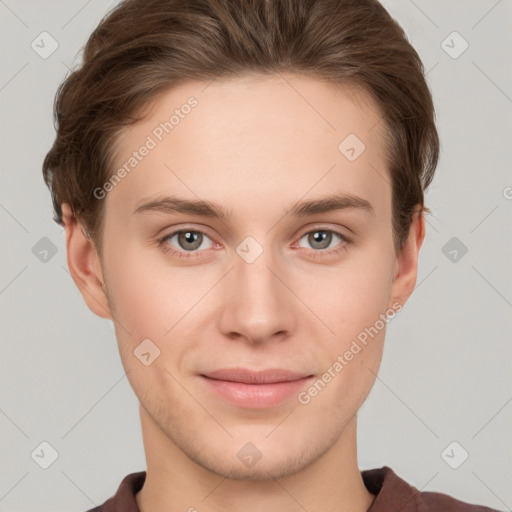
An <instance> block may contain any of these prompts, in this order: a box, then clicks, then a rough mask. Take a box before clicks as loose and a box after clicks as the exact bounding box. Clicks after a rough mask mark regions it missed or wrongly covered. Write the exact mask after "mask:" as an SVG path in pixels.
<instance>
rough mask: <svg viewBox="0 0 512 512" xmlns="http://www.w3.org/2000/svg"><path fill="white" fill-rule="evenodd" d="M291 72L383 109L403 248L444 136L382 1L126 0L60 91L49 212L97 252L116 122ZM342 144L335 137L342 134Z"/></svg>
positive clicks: (48, 162) (415, 61) (397, 234)
mask: <svg viewBox="0 0 512 512" xmlns="http://www.w3.org/2000/svg"><path fill="white" fill-rule="evenodd" d="M279 72H292V73H300V74H306V75H309V76H312V77H317V78H319V79H325V80H328V81H331V82H333V83H335V84H344V83H346V84H353V85H355V86H357V87H358V88H361V89H363V90H364V91H366V92H368V93H369V94H370V95H371V96H372V98H373V99H374V100H376V103H377V105H378V106H379V108H380V110H381V112H382V113H383V116H384V125H385V129H386V131H385V133H386V134H387V141H388V143H387V149H388V159H387V160H388V161H387V164H388V166H389V172H390V176H391V180H392V201H393V203H392V204H393V214H392V225H393V240H394V244H395V249H397V250H398V249H400V248H402V246H403V243H404V241H405V240H406V238H407V234H408V231H409V227H410V224H411V222H412V219H413V214H414V209H415V206H416V205H420V206H421V208H422V209H423V210H427V211H428V208H425V207H424V197H423V192H424V189H426V188H427V187H428V186H429V184H430V182H431V181H432V178H433V176H434V172H435V168H436V166H437V161H438V155H439V139H438V134H437V130H436V126H435V122H434V117H435V113H434V106H433V101H432V97H431V94H430V91H429V88H428V86H427V83H426V81H425V76H424V69H423V65H422V62H421V60H420V57H419V56H418V54H417V52H416V51H415V50H414V48H413V47H412V45H411V44H410V43H409V41H408V40H407V37H406V35H405V33H404V31H403V30H402V28H401V27H400V26H399V25H398V24H397V22H396V21H395V20H394V19H393V18H392V17H391V16H390V15H389V14H388V12H387V11H386V10H385V9H384V7H383V6H382V5H381V4H380V3H379V2H378V1H377V0H237V1H229V2H228V1H226V0H194V1H190V0H125V1H122V2H121V3H119V4H118V5H117V6H116V7H115V8H114V9H113V10H112V11H110V12H109V13H108V14H107V15H106V16H105V17H104V18H103V20H102V21H101V22H100V24H99V25H98V27H97V28H96V29H95V30H94V32H93V33H92V34H91V36H90V37H89V40H88V41H87V44H86V45H85V49H84V53H83V63H82V65H81V67H79V69H77V70H75V71H73V72H72V73H71V74H69V75H68V76H67V77H66V79H65V80H64V81H63V83H62V84H61V85H60V86H59V89H58V91H57V94H56V97H55V104H54V118H55V125H56V131H57V135H56V139H55V142H54V144H53V146H52V148H51V150H50V151H49V152H48V154H47V155H46V158H45V160H44V163H43V175H44V180H45V183H46V184H47V186H48V187H49V188H50V190H51V193H52V201H53V207H54V213H55V214H54V220H55V221H56V222H58V223H59V224H61V225H62V224H63V222H62V211H61V203H63V202H67V203H69V204H70V206H71V209H72V211H73V214H74V215H75V217H76V218H77V219H79V220H80V221H81V223H82V225H83V226H84V228H85V230H86V232H87V234H88V235H89V236H91V237H92V239H93V240H94V242H95V245H96V247H97V249H98V250H99V252H100V254H101V245H102V244H101V233H102V230H103V220H104V219H103V217H104V215H103V213H104V212H103V201H101V200H99V199H97V198H96V197H95V195H94V194H93V190H94V189H95V188H96V187H101V185H102V184H104V183H105V182H107V181H108V179H109V176H110V175H111V174H112V173H113V169H112V164H113V148H114V146H115V142H116V140H117V136H118V134H119V133H121V130H122V129H123V128H124V127H126V126H128V125H129V124H131V123H134V122H136V121H138V120H141V119H143V115H142V112H143V111H144V110H145V109H147V108H148V107H149V106H150V105H151V104H153V103H154V102H155V101H156V100H157V99H158V97H159V95H161V94H162V93H164V92H166V91H168V90H169V89H171V88H172V87H173V86H176V85H177V84H181V83H183V82H186V81H189V80H212V79H214V78H218V77H223V78H229V77H236V76H237V75H242V74H244V73H262V74H272V73H279ZM340 142H341V141H340Z"/></svg>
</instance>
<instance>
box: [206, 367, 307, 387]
mask: <svg viewBox="0 0 512 512" xmlns="http://www.w3.org/2000/svg"><path fill="white" fill-rule="evenodd" d="M202 375H203V376H204V377H208V378H210V379H216V380H226V381H231V382H242V383H244V384H271V383H276V382H292V381H295V380H299V379H304V378H305V377H310V376H311V375H308V374H305V373H298V372H292V371H290V370H285V369H283V368H272V369H269V370H247V369H246V368H223V369H221V370H215V371H212V372H208V373H203V374H202Z"/></svg>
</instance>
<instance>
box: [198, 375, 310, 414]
mask: <svg viewBox="0 0 512 512" xmlns="http://www.w3.org/2000/svg"><path fill="white" fill-rule="evenodd" d="M312 378H313V377H304V378H303V379H299V380H294V381H290V382H276V383H273V384H244V383H242V382H230V381H226V380H216V379H210V378H208V377H205V376H203V375H201V379H202V380H203V381H204V382H206V384H207V385H208V386H209V388H210V389H212V390H213V391H215V392H216V393H218V394H219V395H221V396H222V397H224V398H225V399H227V400H229V401H230V402H232V403H234V404H236V405H237V406H240V407H245V408H247V409H265V408H268V407H273V406H276V405H279V404H280V403H281V402H284V401H285V400H287V399H288V398H290V397H291V396H293V395H296V394H297V393H298V392H299V391H301V389H302V388H304V386H305V385H306V384H307V383H308V382H309V381H310V380H311V379H312Z"/></svg>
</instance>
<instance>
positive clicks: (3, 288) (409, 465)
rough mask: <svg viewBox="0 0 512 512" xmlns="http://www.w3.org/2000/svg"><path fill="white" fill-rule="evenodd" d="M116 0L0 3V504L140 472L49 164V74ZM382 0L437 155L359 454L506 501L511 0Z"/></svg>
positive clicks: (96, 497) (84, 499) (119, 380)
mask: <svg viewBox="0 0 512 512" xmlns="http://www.w3.org/2000/svg"><path fill="white" fill-rule="evenodd" d="M116 3H117V2H102V1H99V0H89V1H82V0H80V1H64V0H60V1H57V0H53V1H46V2H41V1H36V0H31V1H28V0H19V1H15V0H0V23H1V25H0V38H1V68H0V69H1V75H0V108H1V112H0V119H1V134H0V141H1V158H0V164H1V174H0V176H1V189H0V192H1V195H0V227H1V237H2V238H1V240H2V244H1V260H0V261H1V266H0V269H1V273H0V307H1V357H0V365H1V367H0V379H1V381H0V428H1V432H2V433H1V436H0V471H1V473H0V475H1V476H0V510H1V511H13V512H14V511H53V512H55V511H64V510H66V511H72V510H73V511H85V510H86V509H89V508H91V507H93V506H94V505H97V504H100V503H103V502H104V501H105V500H106V499H107V498H108V497H110V496H111V495H113V494H114V492H115V491H116V490H117V487H118V485H119V483H120V481H121V479H122V478H123V477H124V476H125V475H126V474H128V473H130V472H134V471H140V470H143V469H145V458H144V452H143V446H142V437H141V431H140V425H139V416H138V402H137V400H136V398H135V395H134V394H133V392H132V390H131V388H130V385H129V383H128V381H127V379H126V376H125V375H124V370H123V368H122V365H121V363H120V359H119V354H118V349H117V343H116V340H115V336H114V330H113V327H112V325H111V323H110V322H109V321H108V320H104V319H101V318H98V317H96V316H95V315H94V314H93V313H91V312H90V311H89V310H88V309H87V306H86V305H85V303H84V302H83V300H82V297H81V295H80V293H79V292H78V290H77V288H76V287H75V285H74V283H73V281H72V279H71V277H70V275H69V273H68V271H67V263H66V254H65V239H64V233H63V230H62V228H61V227H60V226H58V225H57V224H55V223H54V222H53V220H52V209H51V201H50V194H49V191H48V190H47V188H46V187H45V185H44V182H43V179H42V173H41V165H42V161H43V158H44V156H45V155H46V152H47V151H48V150H49V148H50V146H51V144H52V142H53V139H54V134H55V132H54V128H53V119H52V105H53V98H54V95H55V92H56V90H57V87H58V85H59V83H60V82H61V81H62V79H63V78H64V77H65V75H66V73H67V72H68V68H71V67H73V65H74V64H76V63H78V61H79V51H80V49H81V48H82V46H83V45H84V43H85V42H86V40H87V38H88V36H89V34H90V33H91V31H92V30H93V29H94V27H95V26H96V25H97V23H98V22H99V20H100V19H101V18H102V16H103V15H104V14H105V13H106V12H107V11H108V10H109V8H110V7H111V6H113V5H115V4H116ZM383 3H384V5H385V7H386V8H388V10H389V11H390V12H391V14H392V15H393V16H394V17H395V18H396V19H397V20H398V22H399V23H400V24H401V25H402V26H403V27H404V29H405V31H406V33H407V35H408V37H409V39H410V41H411V42H412V44H413V45H414V46H415V48H416V49H417V50H418V52H419V54H420V56H421V58H422V60H423V62H424V65H425V69H426V70H427V72H428V82H429V85H430V87H431V89H432V92H433V96H434V101H435V104H436V110H437V119H438V128H439V133H440V137H441V142H442V152H441V160H440V164H439V166H438V169H437V176H436V178H435V180H434V182H433V184H432V186H431V188H430V190H429V192H428V193H427V196H426V204H427V206H428V207H429V208H431V210H432V212H433V214H432V215H431V216H429V217H428V226H427V237H426V241H425V244H424V247H423V250H422V254H421V257H420V268H419V277H418V283H417V287H416V290H415V292H414V294H413V296H412V297H411V299H410V300H409V302H408V303H407V304H406V306H405V308H404V310H403V311H402V312H401V313H400V315H398V317H397V319H395V320H393V321H392V322H391V323H390V324H389V327H388V332H387V337H386V345H385V350H384V358H383V361H382V365H381V370H380V373H379V376H378V378H377V381H376V383H375V386H374V388H373V390H372V392H371V393H370V396H369V398H368V399H367V401H366V402H365V404H364V405H363V407H362V409H361V411H360V413H359V436H358V447H359V463H360V468H361V469H368V468H374V467H380V466H382V465H388V466H390V467H391V468H393V470H394V471H395V472H396V473H397V474H398V475H399V476H401V477H402V478H404V479H405V480H407V481H408V482H409V483H410V484H412V485H414V486H416V487H417V488H418V489H420V490H422V491H439V492H445V493H447V494H450V495H452V496H454V497H456V498H458V499H461V500H464V501H468V502H470V503H479V504H485V505H487V506H490V507H493V508H497V509H499V510H511V507H512V457H511V455H512V436H511V435H510V433H511V432H512V429H511V426H512V403H511V402H512V379H511V376H510V375H511V362H512V358H511V348H510V340H511V333H512V322H511V318H512V316H511V312H512V275H511V274H512V273H511V271H510V266H511V262H512V242H511V240H512V237H511V230H510V219H511V217H510V214H511V210H512V174H511V172H510V169H511V163H512V155H511V142H512V115H511V113H512V72H511V65H510V48H512V35H511V34H512V31H511V20H512V2H511V0H499V1H496V0H488V1H484V0H479V1H477V0H471V1H468V0H457V1H455V0H454V1H444V0H436V1H426V0H415V1H412V0H400V1H399V0H386V1H384V2H383ZM42 32H47V33H48V34H49V36H48V35H41V33H42ZM454 32H456V34H454ZM41 40H43V42H41ZM53 40H54V41H56V43H55V42H53ZM52 44H53V45H55V44H58V47H57V48H56V49H55V51H54V52H53V53H51V55H45V54H44V52H50V51H51V50H52ZM466 45H467V48H466ZM34 46H35V48H37V50H36V49H35V48H34ZM463 50H464V51H463ZM41 54H43V55H41ZM43 57H44V58H43ZM52 247H53V252H54V253H55V254H53V252H52V250H51V248H52ZM45 250H47V251H49V252H47V253H45V252H44V251H45ZM466 250H467V252H465V251H466ZM42 442H46V443H49V445H51V448H50V447H49V446H48V445H46V444H45V445H41V443H42ZM452 443H455V444H452ZM52 450H55V451H56V453H57V454H58V456H57V458H56V460H55V461H54V462H53V463H52V464H51V465H50V466H49V467H48V468H47V469H44V468H43V467H41V464H43V465H44V464H45V463H49V462H51V457H52ZM465 452H467V454H468V458H467V459H466V460H465V461H464V462H463V463H462V464H461V461H462V460H463V459H464V456H465ZM38 454H39V457H38ZM450 464H451V466H458V467H457V468H456V469H454V468H453V467H451V466H450ZM459 464H460V465H459Z"/></svg>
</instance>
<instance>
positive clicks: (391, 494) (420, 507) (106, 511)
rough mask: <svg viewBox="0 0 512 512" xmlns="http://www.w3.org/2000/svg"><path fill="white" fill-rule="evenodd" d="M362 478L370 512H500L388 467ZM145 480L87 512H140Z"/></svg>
mask: <svg viewBox="0 0 512 512" xmlns="http://www.w3.org/2000/svg"><path fill="white" fill-rule="evenodd" d="M361 476H362V478H363V482H364V485H365V486H366V488H367V489H368V490H369V491H370V492H371V493H372V494H375V495H376V497H375V500H374V501H373V503H372V505H371V506H370V508H369V509H368V510H367V512H498V511H497V510H496V509H492V508H488V507H483V506H480V505H472V504H470V503H465V502H463V501H459V500H456V499H455V498H452V497H450V496H448V495H447V494H441V493H438V492H419V491H418V489H416V487H412V486H411V485H409V484H408V483H407V482H405V481H404V480H402V479H401V478H400V477H399V476H397V475H396V473H394V471H393V470H392V469H391V468H389V467H388V466H383V467H381V468H378V469H367V470H364V471H361ZM145 479H146V472H145V471H141V472H139V473H131V474H129V475H127V476H126V477H124V479H123V481H122V482H121V484H120V485H119V488H118V489H117V492H116V494H115V495H114V496H112V498H110V499H108V500H107V501H106V502H105V503H103V505H100V506H99V507H96V508H93V509H90V510H88V511H87V512H140V510H139V508H138V507H137V502H136V501H135V494H136V493H137V492H138V491H140V489H142V485H143V484H144V480H145Z"/></svg>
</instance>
